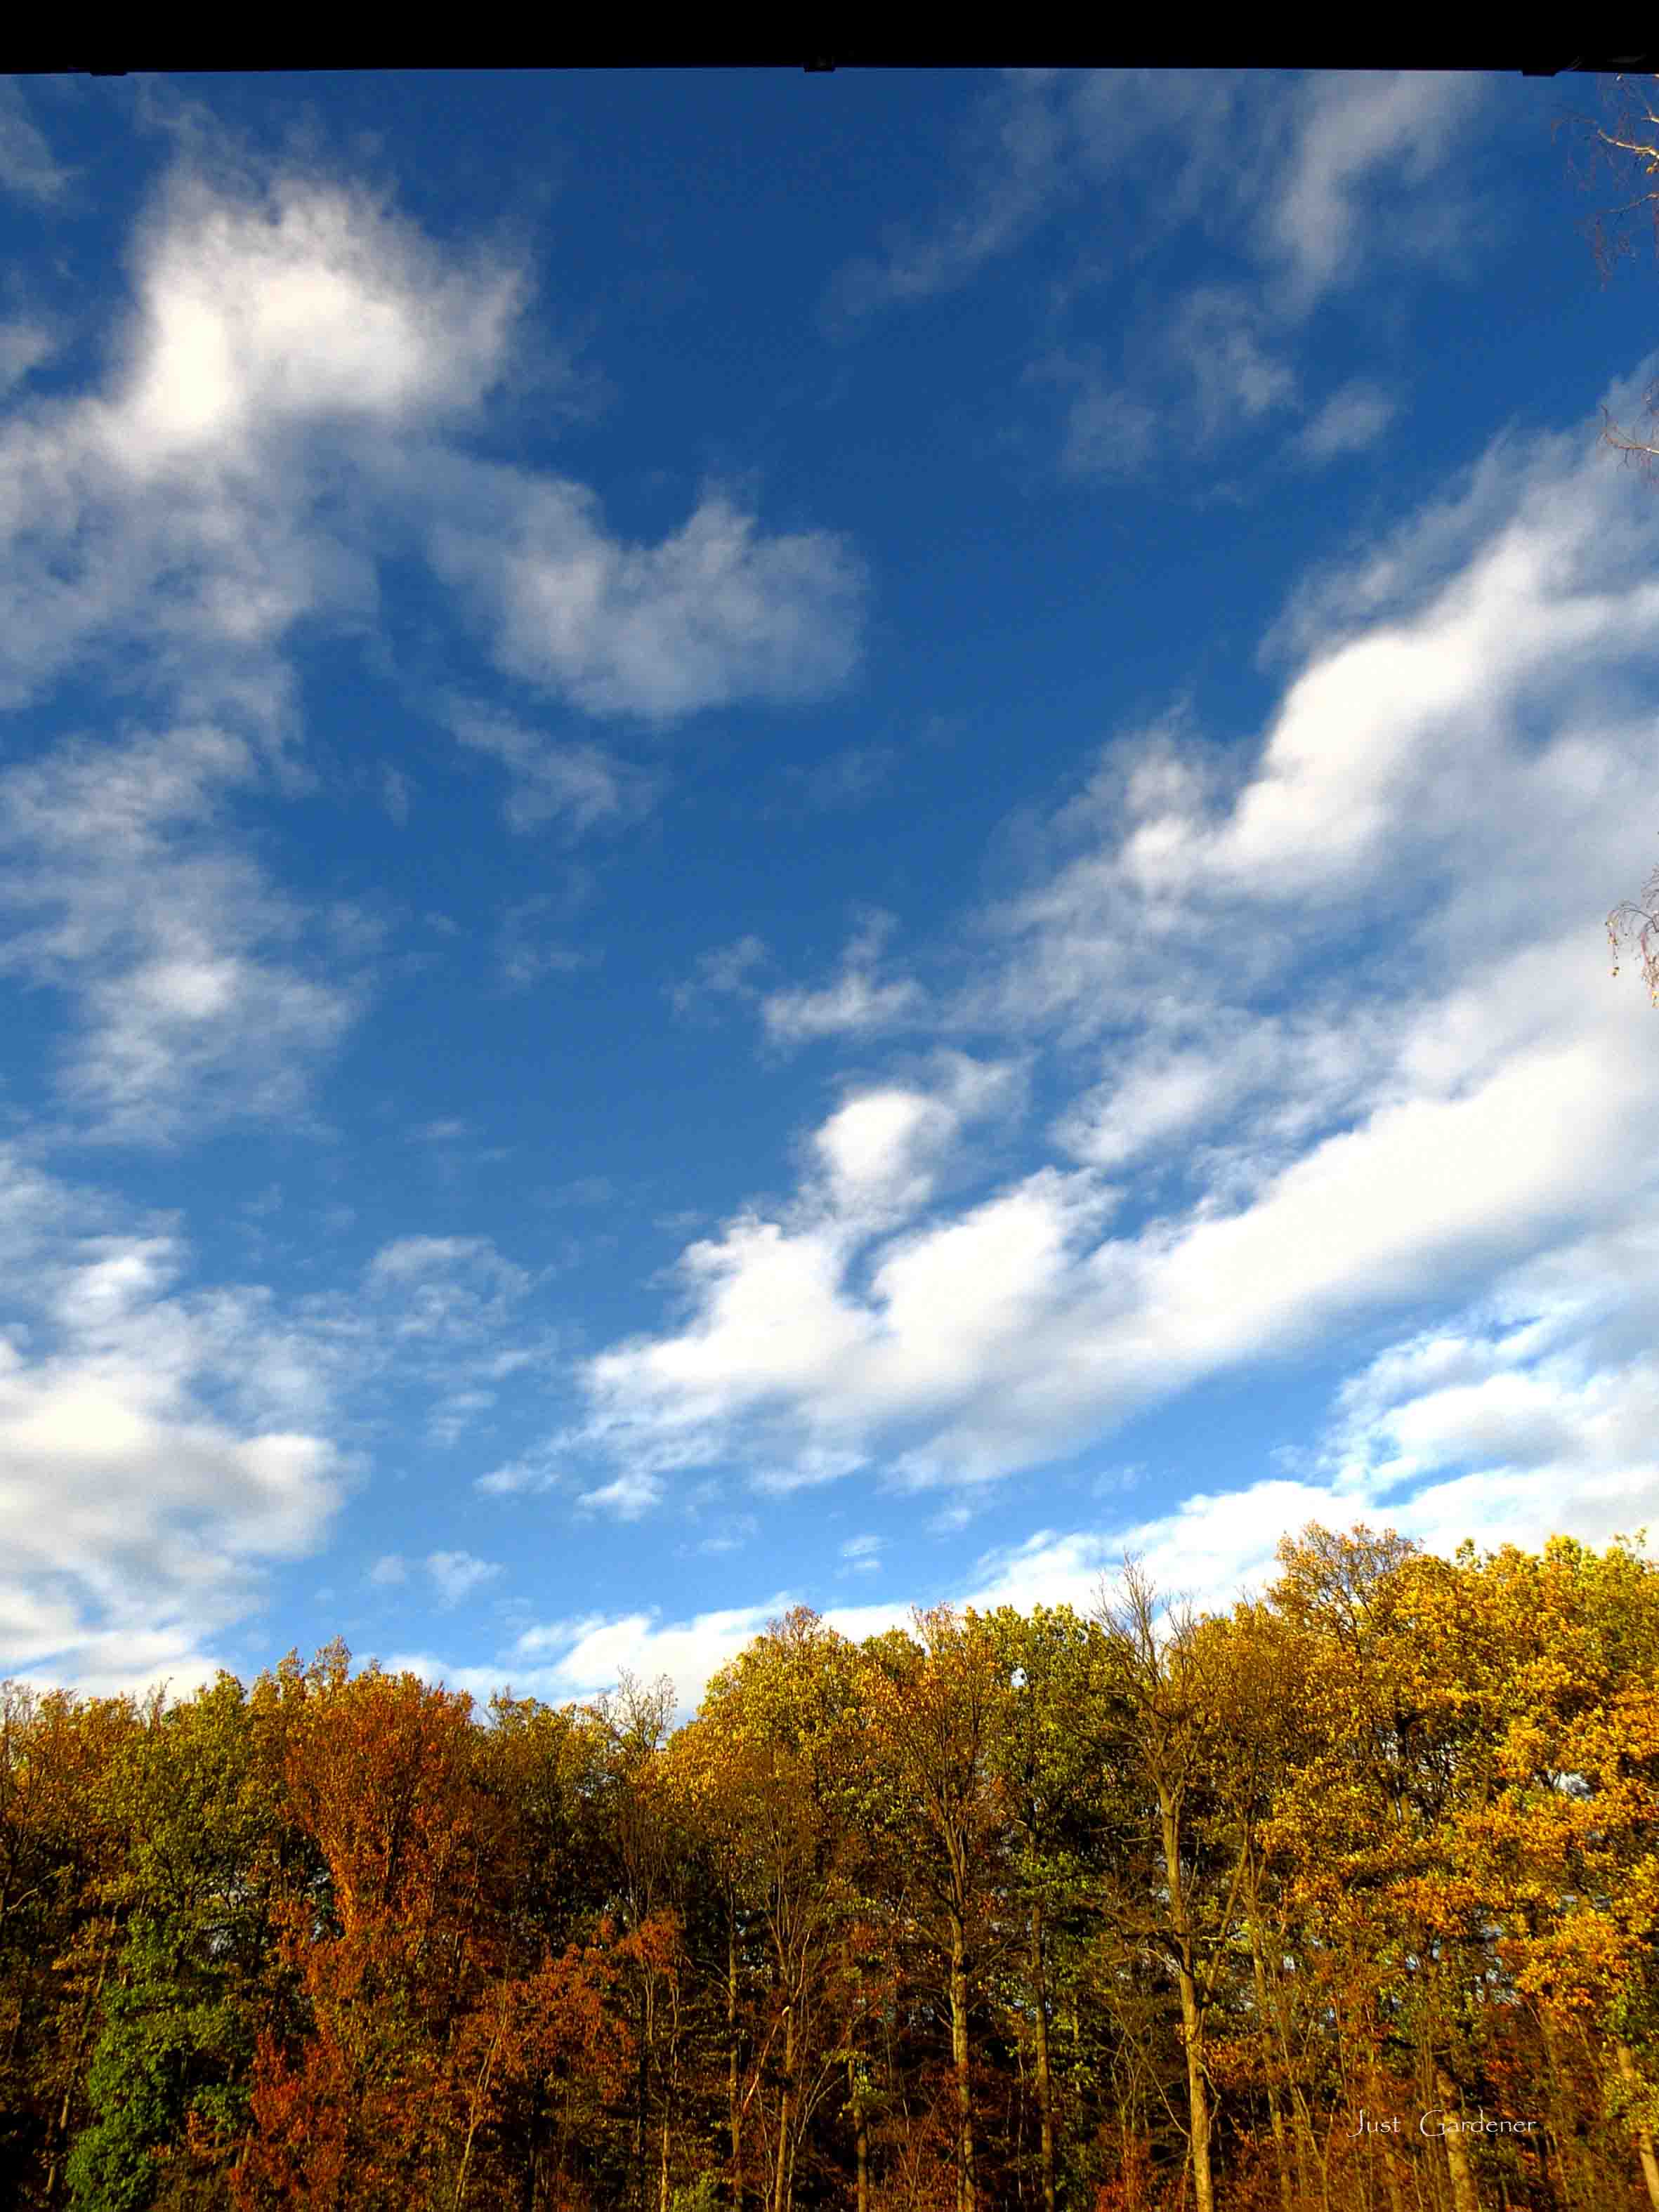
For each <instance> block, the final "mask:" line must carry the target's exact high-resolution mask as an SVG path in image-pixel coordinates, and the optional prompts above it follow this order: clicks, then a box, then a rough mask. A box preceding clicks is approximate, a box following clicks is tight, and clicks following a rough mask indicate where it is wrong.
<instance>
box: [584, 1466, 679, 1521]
mask: <svg viewBox="0 0 1659 2212" xmlns="http://www.w3.org/2000/svg"><path fill="white" fill-rule="evenodd" d="M662 1497H663V1486H662V1483H661V1481H660V1480H659V1478H658V1477H657V1476H656V1475H654V1474H651V1473H649V1472H648V1471H647V1469H645V1468H628V1469H627V1470H626V1471H625V1472H624V1473H623V1474H619V1475H617V1478H616V1480H614V1481H612V1482H606V1483H602V1484H600V1485H599V1486H598V1487H597V1488H595V1489H592V1490H584V1491H583V1492H581V1493H580V1498H579V1499H578V1501H577V1502H578V1503H579V1504H582V1505H585V1506H586V1508H587V1510H589V1511H590V1512H593V1513H610V1514H612V1515H614V1516H615V1517H616V1518H617V1520H618V1521H642V1520H643V1519H644V1518H645V1516H646V1515H647V1513H649V1512H651V1511H652V1510H653V1508H654V1507H656V1506H658V1505H659V1504H661V1503H662Z"/></svg>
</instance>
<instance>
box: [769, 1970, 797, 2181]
mask: <svg viewBox="0 0 1659 2212" xmlns="http://www.w3.org/2000/svg"><path fill="white" fill-rule="evenodd" d="M794 2093H795V2008H794V2006H793V2004H787V2005H785V2007H784V2008H783V2090H782V2093H781V2096H780V2097H779V2100H778V2162H777V2166H776V2167H775V2170H774V2172H773V2176H772V2212H789V2200H790V2197H791V2196H792V2194H793V2191H792V2189H791V2187H790V2171H789V2169H790V2163H791V2161H790V2157H789V2137H790V2131H791V2130H792V2129H793V2125H794Z"/></svg>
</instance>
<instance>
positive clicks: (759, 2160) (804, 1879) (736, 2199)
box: [0, 1524, 1659, 2212]
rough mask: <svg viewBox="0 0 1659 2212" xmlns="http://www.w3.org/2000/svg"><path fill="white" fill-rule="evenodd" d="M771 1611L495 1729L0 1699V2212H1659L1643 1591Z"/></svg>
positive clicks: (1562, 1588) (284, 1677)
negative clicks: (1021, 1608)
mask: <svg viewBox="0 0 1659 2212" xmlns="http://www.w3.org/2000/svg"><path fill="white" fill-rule="evenodd" d="M1641 1547H1642V1539H1641V1538H1640V1537H1638V1538H1637V1539H1636V1540H1634V1541H1626V1539H1623V1538H1619V1539H1616V1540H1615V1541H1614V1542H1613V1544H1612V1545H1611V1546H1609V1547H1607V1549H1606V1550H1605V1551H1603V1552H1601V1553H1599V1554H1598V1553H1596V1552H1595V1551H1594V1550H1591V1549H1589V1548H1586V1547H1583V1546H1581V1545H1579V1544H1578V1543H1577V1542H1574V1541H1571V1540H1569V1539H1567V1538H1564V1537H1556V1538H1553V1539H1552V1540H1551V1541H1549V1543H1548V1544H1547V1546H1546V1547H1545V1548H1544V1550H1543V1552H1542V1553H1541V1554H1533V1553H1527V1552H1524V1551H1522V1550H1519V1549H1516V1547H1512V1546H1506V1547H1504V1548H1502V1549H1501V1550H1499V1551H1497V1552H1495V1553H1482V1554H1477V1553H1476V1551H1475V1548H1474V1546H1473V1545H1472V1544H1466V1545H1464V1547H1462V1550H1461V1551H1460V1552H1459V1553H1458V1554H1457V1557H1456V1559H1455V1561H1451V1560H1447V1559H1441V1558H1439V1557H1437V1556H1435V1555H1433V1554H1431V1553H1424V1552H1423V1551H1421V1550H1420V1549H1419V1547H1416V1546H1415V1545H1413V1544H1412V1543H1410V1542H1408V1541H1405V1540H1403V1539H1401V1538H1400V1537H1398V1536H1397V1535H1395V1534H1394V1533H1393V1532H1392V1531H1389V1532H1387V1533H1385V1534H1382V1535H1377V1534H1373V1533H1372V1532H1370V1530H1368V1529H1367V1528H1364V1525H1363V1524H1361V1525H1359V1526H1357V1527H1356V1528H1353V1529H1352V1531H1350V1532H1349V1533H1347V1534H1339V1533H1334V1532H1332V1531H1330V1530H1328V1529H1325V1528H1321V1527H1319V1526H1318V1525H1317V1524H1315V1525H1311V1526H1310V1527H1309V1528H1307V1529H1305V1530H1304V1532H1303V1534H1302V1535H1301V1536H1300V1537H1299V1538H1297V1539H1286V1540H1285V1542H1284V1543H1283V1544H1281V1546H1280V1547H1279V1555H1278V1563H1279V1574H1278V1577H1277V1579H1276V1580H1275V1581H1274V1583H1273V1584H1272V1586H1271V1587H1270V1588H1269V1589H1268V1590H1267V1594H1266V1595H1265V1596H1263V1597H1261V1598H1260V1599H1252V1600H1245V1601H1240V1602H1239V1603H1238V1604H1237V1606H1236V1607H1234V1608H1233V1610H1232V1611H1231V1613H1223V1614H1208V1613H1206V1614H1202V1615H1194V1614H1193V1613H1189V1612H1181V1613H1176V1614H1168V1613H1164V1611H1163V1610H1162V1608H1161V1606H1160V1601H1159V1600H1158V1595H1157V1594H1156V1593H1155V1592H1154V1591H1153V1590H1152V1589H1151V1588H1150V1587H1149V1585H1148V1584H1147V1583H1146V1579H1145V1577H1144V1576H1143V1574H1142V1573H1141V1571H1139V1568H1138V1567H1136V1566H1135V1565H1134V1563H1133V1562H1130V1563H1128V1567H1127V1572H1126V1574H1125V1576H1124V1577H1123V1579H1122V1582H1121V1585H1120V1586H1119V1594H1118V1595H1116V1597H1115V1599H1114V1600H1113V1601H1110V1602H1108V1601H1106V1597H1105V1595H1104V1593H1103V1598H1102V1601H1101V1603H1100V1605H1099V1606H1098V1607H1097V1608H1096V1609H1095V1610H1094V1611H1093V1613H1091V1614H1089V1615H1086V1616H1085V1615H1083V1614H1080V1613H1077V1612H1074V1611H1073V1610H1071V1609H1069V1608H1067V1607H1054V1608H1047V1607H1036V1608H1035V1609H1033V1610H1032V1611H1031V1612H1030V1613H1020V1612H1018V1611H1015V1610H1013V1609H1012V1608H1003V1609H1000V1610H998V1611H995V1612H992V1613H973V1612H971V1611H970V1612H967V1613H957V1612H954V1611H952V1610H951V1609H950V1608H940V1609H939V1610H936V1611H933V1612H928V1613H916V1614H915V1616H914V1618H913V1623H912V1626H911V1628H910V1629H909V1630H908V1631H900V1630H894V1631H892V1632H889V1633H887V1634H885V1635H882V1636H878V1637H874V1638H870V1639H868V1640H867V1641H866V1642H864V1643H862V1644H855V1643H853V1642H850V1641H848V1639H846V1638H842V1637H841V1636H839V1635H837V1634H836V1632H834V1631H833V1630H832V1629H830V1628H829V1626H827V1624H825V1623H824V1622H823V1620H820V1619H819V1618H818V1617H817V1615H816V1614H814V1613H811V1612H810V1611H807V1610H805V1609H804V1608H803V1609H798V1610H796V1611H794V1612H793V1613H789V1614H787V1616H786V1617H785V1618H783V1619H782V1620H778V1621H775V1622H774V1623H773V1624H772V1626H771V1627H770V1628H769V1631H768V1632H767V1633H766V1634H765V1635H763V1636H762V1637H759V1638H757V1639H756V1640H755V1641H754V1642H753V1643H751V1644H750V1645H749V1646H748V1648H747V1649H746V1650H744V1651H743V1652H742V1653H741V1654H740V1655H739V1656H738V1658H737V1659H735V1660H734V1661H733V1662H732V1663H731V1664H730V1665H728V1666H727V1667H726V1668H724V1669H723V1670H722V1672H721V1673H720V1674H718V1675H717V1676H716V1677H715V1678H714V1680H712V1681H711V1682H710V1683H709V1685H708V1690H707V1692H706V1694H705V1696H704V1698H703V1701H702V1705H701V1706H700V1707H699V1709H698V1711H697V1712H696V1715H695V1716H694V1717H692V1718H691V1719H690V1721H689V1722H688V1723H685V1724H684V1725H683V1726H680V1727H678V1728H676V1727H674V1726H673V1725H672V1724H671V1723H672V1721H673V1713H674V1708H673V1700H672V1694H671V1691H670V1690H669V1688H668V1686H667V1685H666V1684H659V1685H658V1686H656V1687H655V1688H654V1689H650V1690H647V1689H645V1688H642V1687H641V1686H638V1685H635V1684H632V1683H629V1682H626V1681H625V1682H624V1684H623V1688H622V1689H621V1690H620V1691H618V1692H614V1693H611V1694H610V1695H607V1696H605V1697H603V1698H600V1699H596V1700H594V1701H592V1702H591V1703H589V1704H586V1705H566V1706H562V1707H557V1708H556V1707H552V1706H549V1705H542V1704H539V1703H538V1702H536V1701H535V1700H533V1699H515V1698H513V1697H512V1696H511V1694H510V1693H508V1692H501V1693H500V1694H498V1695H497V1696H495V1698H493V1699H491V1700H490V1701H489V1709H488V1712H487V1714H484V1713H477V1712H475V1711H474V1709H473V1707H472V1705H471V1700H470V1699H468V1698H467V1697H465V1696H464V1695H458V1694H451V1693H448V1692H446V1691H444V1690H442V1689H441V1688H434V1687H428V1686H427V1685H425V1684H424V1683H422V1681H421V1680H418V1679H417V1678H416V1677H415V1676H413V1675H411V1674H400V1675H392V1674H387V1673H386V1672H384V1671H382V1670H381V1669H380V1668H378V1667H374V1666H371V1667H370V1668H368V1669H366V1670H360V1671H359V1672H358V1673H357V1674H352V1673H351V1671H350V1655H349V1652H348V1651H347V1650H346V1649H345V1647H344V1646H343V1644H339V1643H336V1644H332V1645H331V1646H329V1647H328V1648H327V1649H325V1650H323V1651H321V1652H319V1654H318V1656H316V1658H315V1659H314V1660H313V1662H311V1663H310V1664H309V1665H302V1664H301V1661H300V1659H299V1656H298V1655H297V1654H293V1653H291V1654H290V1655H289V1657H288V1658H287V1659H285V1660H284V1661H283V1662H282V1663H281V1664H280V1665H279V1666H277V1667H276V1669H275V1670H274V1672H270V1673H267V1674H262V1675H261V1676H260V1677H259V1679H258V1680H257V1681H256V1682H255V1683H254V1684H253V1685H252V1688H251V1689H246V1688H245V1687H244V1686H243V1685H242V1684H241V1683H240V1681H238V1680H236V1679H234V1677H233V1676H231V1675H230V1674H221V1675H220V1677H219V1679H218V1680H217V1681H216V1684H215V1685H214V1686H212V1687H211V1688H204V1689H202V1690H200V1691H198V1692H197V1694H196V1696H195V1697H194V1698H193V1699H190V1700H188V1701H180V1702H178V1703H175V1704H173V1705H171V1706H168V1705H166V1703H165V1700H164V1697H163V1694H162V1692H161V1691H160V1690H158V1691H155V1692H152V1693H151V1695H150V1696H149V1698H148V1699H144V1700H143V1701H136V1700H134V1699H98V1698H93V1699H87V1698H82V1697H79V1696H77V1695H76V1694H74V1693H72V1692H61V1691H53V1692H50V1693H48V1694H45V1695H37V1694H35V1693H33V1692H31V1691H29V1690H28V1689H27V1688H26V1687H24V1686H21V1685H18V1684H15V1683H9V1684H7V1685H6V1686H5V1690H4V1697H3V1747H4V1756H3V1778H0V1789H3V1803H0V2054H3V2074H0V2169H3V2174H4V2176H5V2179H3V2180H0V2200H3V2201H4V2202H5V2203H18V2204H21V2205H25V2206H52V2207H54V2208H56V2207H73V2208H76V2212H89V2208H97V2212H128V2208H134V2212H137V2208H141V2207H146V2206H155V2207H167V2208H172V2209H173V2212H183V2208H186V2207H191V2208H197V2207H199V2208H209V2207H212V2208H230V2212H276V2208H288V2207H294V2208H300V2207H304V2208H308V2212H311V2209H312V2208H314V2212H371V2208H373V2212H382V2208H383V2209H384V2212H485V2208H496V2207H500V2208H513V2212H520V2208H521V2209H522V2212H532V2208H533V2212H590V2208H592V2212H601V2208H603V2212H610V2209H611V2208H616V2209H617V2212H713V2208H716V2207H726V2206H731V2207H744V2208H747V2212H816V2208H820V2207H822V2208H830V2207H835V2208H845V2212H901V2208H902V2212H1000V2208H1005V2207H1006V2208H1016V2207H1018V2208H1030V2212H1038V2208H1041V2212H1054V2208H1061V2209H1062V2212H1175V2208H1177V2207H1184V2208H1189V2212H1215V2208H1220V2212H1500V2208H1502V2212H1522V2208H1559V2212H1624V2208H1630V2212H1637V2208H1645V2212H1659V2164H1656V2158H1655V2151H1654V2136H1655V2133H1656V2131H1659V2088H1656V2084H1659V1960H1656V1952H1655V1926H1656V1916H1659V1827H1656V1819H1655V1814H1656V1792H1659V1568H1656V1567H1655V1566H1654V1565H1651V1564H1650V1563H1648V1562H1647V1561H1646V1560H1645V1559H1644V1558H1643V1556H1642V1555H1641Z"/></svg>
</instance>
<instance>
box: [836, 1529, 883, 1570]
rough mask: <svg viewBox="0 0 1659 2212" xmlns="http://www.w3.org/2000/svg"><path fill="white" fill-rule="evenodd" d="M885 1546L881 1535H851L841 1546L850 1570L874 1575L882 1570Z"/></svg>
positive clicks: (843, 1556) (843, 1557)
mask: <svg viewBox="0 0 1659 2212" xmlns="http://www.w3.org/2000/svg"><path fill="white" fill-rule="evenodd" d="M883 1548H884V1547H883V1540H882V1539H881V1538H880V1537H879V1536H867V1535H866V1536H849V1537H848V1539H847V1541H846V1542H845V1543H844V1544H843V1545H842V1547H841V1555H842V1559H845V1560H846V1562H847V1566H848V1571H850V1572H852V1573H854V1574H858V1575H874V1574H879V1573H880V1571H881V1554H882V1551H883Z"/></svg>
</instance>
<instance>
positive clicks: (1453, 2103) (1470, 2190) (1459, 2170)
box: [1434, 2059, 1480, 2212]
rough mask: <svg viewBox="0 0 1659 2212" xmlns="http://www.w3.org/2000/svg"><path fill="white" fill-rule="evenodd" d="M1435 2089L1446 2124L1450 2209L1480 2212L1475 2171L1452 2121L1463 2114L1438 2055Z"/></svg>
mask: <svg viewBox="0 0 1659 2212" xmlns="http://www.w3.org/2000/svg"><path fill="white" fill-rule="evenodd" d="M1434 2090H1435V2094H1436V2096H1437V2097H1438V2098H1439V2100H1440V2113H1441V2118H1443V2120H1445V2121H1446V2122H1448V2123H1449V2124H1448V2126H1447V2130H1446V2132H1445V2134H1444V2135H1443V2136H1442V2138H1441V2140H1442V2142H1443V2143H1444V2144H1445V2146H1446V2166H1447V2170H1448V2171H1449V2173H1450V2175H1451V2191H1452V2207H1453V2212H1480V2197H1478V2196H1477V2195H1476V2194H1475V2188H1474V2169H1473V2167H1472V2166H1470V2164H1469V2154H1468V2145H1467V2144H1466V2143H1465V2142H1464V2141H1463V2137H1462V2131H1461V2130H1460V2129H1459V2128H1458V2127H1457V2125H1456V2122H1457V2121H1458V2120H1459V2119H1461V2118H1462V2107H1461V2106H1460V2103H1459V2100H1458V2095H1457V2084H1456V2083H1455V2081H1453V2080H1452V2077H1451V2075H1449V2073H1448V2072H1447V2071H1446V2069H1445V2067H1444V2066H1443V2064H1442V2063H1441V2062H1440V2060H1439V2059H1436V2060H1435V2062H1434Z"/></svg>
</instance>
